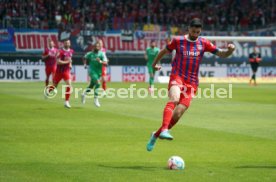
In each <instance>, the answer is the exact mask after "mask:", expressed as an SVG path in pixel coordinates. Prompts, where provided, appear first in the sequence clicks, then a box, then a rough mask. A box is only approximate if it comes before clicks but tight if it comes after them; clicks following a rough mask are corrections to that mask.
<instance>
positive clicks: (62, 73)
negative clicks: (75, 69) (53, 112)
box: [49, 40, 74, 108]
mask: <svg viewBox="0 0 276 182" xmlns="http://www.w3.org/2000/svg"><path fill="white" fill-rule="evenodd" d="M70 47H71V42H70V40H65V41H64V42H63V48H62V49H60V50H59V55H58V58H57V70H56V74H55V76H54V85H53V87H51V88H50V89H49V92H51V91H53V90H54V89H55V88H57V86H58V84H59V82H60V80H62V79H63V80H64V81H65V84H66V92H65V103H64V106H65V107H66V108H71V106H70V103H69V98H70V94H71V67H72V56H73V53H74V50H73V49H70Z"/></svg>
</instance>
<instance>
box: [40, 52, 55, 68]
mask: <svg viewBox="0 0 276 182" xmlns="http://www.w3.org/2000/svg"><path fill="white" fill-rule="evenodd" d="M43 55H44V56H46V55H49V56H48V57H47V58H46V59H45V66H46V67H47V68H49V67H51V68H52V67H56V65H57V55H58V49H57V48H54V47H53V48H51V49H48V48H45V50H44V52H43Z"/></svg>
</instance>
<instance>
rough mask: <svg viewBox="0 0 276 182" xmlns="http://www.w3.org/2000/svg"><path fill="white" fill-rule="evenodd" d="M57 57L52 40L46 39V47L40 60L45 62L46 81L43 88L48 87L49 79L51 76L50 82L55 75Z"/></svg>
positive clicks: (56, 50)
mask: <svg viewBox="0 0 276 182" xmlns="http://www.w3.org/2000/svg"><path fill="white" fill-rule="evenodd" d="M57 56H58V49H57V48H55V43H54V41H53V40H51V39H48V47H46V48H45V49H44V52H43V54H42V60H43V61H44V62H45V73H46V80H45V86H46V87H47V86H48V85H49V78H50V76H51V75H52V80H53V78H54V75H55V73H56V69H57Z"/></svg>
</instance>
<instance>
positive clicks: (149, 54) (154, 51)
mask: <svg viewBox="0 0 276 182" xmlns="http://www.w3.org/2000/svg"><path fill="white" fill-rule="evenodd" d="M159 51H160V49H159V48H158V47H156V42H155V40H152V41H151V42H150V47H148V48H147V49H146V52H145V60H146V61H147V67H148V72H149V92H150V93H152V92H153V90H154V89H153V87H154V85H153V84H154V74H155V70H154V69H153V68H152V63H153V61H154V59H155V57H156V56H157V55H158V53H159Z"/></svg>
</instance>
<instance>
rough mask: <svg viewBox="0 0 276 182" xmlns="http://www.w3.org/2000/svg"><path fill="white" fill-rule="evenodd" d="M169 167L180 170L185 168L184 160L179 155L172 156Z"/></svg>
mask: <svg viewBox="0 0 276 182" xmlns="http://www.w3.org/2000/svg"><path fill="white" fill-rule="evenodd" d="M168 168H169V169H172V170H179V169H184V168H185V162H184V160H183V159H182V158H181V157H179V156H172V157H170V158H169V160H168Z"/></svg>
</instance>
